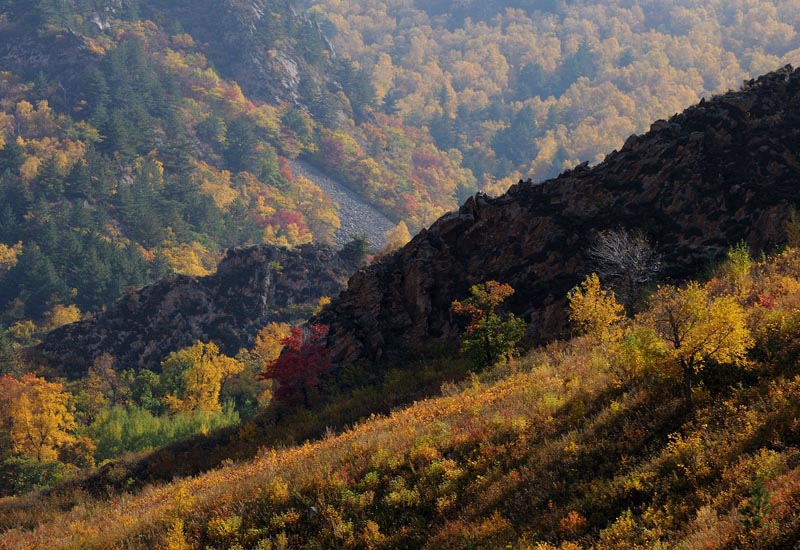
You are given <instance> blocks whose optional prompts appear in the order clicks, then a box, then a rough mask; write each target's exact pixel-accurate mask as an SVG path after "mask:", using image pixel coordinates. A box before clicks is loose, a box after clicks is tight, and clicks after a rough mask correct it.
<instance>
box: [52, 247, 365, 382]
mask: <svg viewBox="0 0 800 550" xmlns="http://www.w3.org/2000/svg"><path fill="white" fill-rule="evenodd" d="M356 267H357V264H356V261H355V260H354V259H353V258H347V257H346V256H345V255H344V254H339V253H338V252H337V251H336V250H334V249H332V248H330V247H327V246H324V245H302V246H299V247H296V248H293V249H285V248H278V247H275V246H267V245H262V246H259V247H251V248H247V249H239V250H229V251H228V253H227V254H226V256H225V258H223V260H222V261H221V262H220V264H219V266H218V267H217V270H216V272H215V273H214V274H213V275H208V276H206V277H191V276H187V275H171V276H169V277H165V278H163V279H160V280H159V281H158V282H157V283H155V284H153V285H149V286H146V287H144V288H143V289H141V290H136V291H133V292H131V293H129V294H127V295H126V296H125V297H124V298H122V299H121V300H119V301H118V302H116V303H114V304H113V305H112V306H111V307H109V308H108V309H107V310H106V311H103V312H101V313H99V314H98V315H97V316H95V317H93V318H91V319H87V320H84V321H80V322H77V323H71V324H68V325H66V326H63V327H60V328H57V329H55V330H53V331H51V332H49V333H48V334H47V335H46V336H45V337H44V341H43V342H42V344H40V345H39V346H38V347H37V352H38V353H39V354H41V359H42V360H44V361H45V362H46V363H47V364H49V365H50V366H52V367H54V368H56V371H57V372H59V373H63V374H66V375H67V376H69V377H70V378H78V377H83V376H86V373H87V370H88V368H89V366H90V365H91V364H92V362H93V361H94V360H95V359H96V358H97V357H98V356H100V355H102V354H104V353H107V354H110V355H111V356H112V357H113V358H114V362H115V368H116V369H117V370H124V369H130V368H133V369H135V370H136V371H138V370H140V369H143V368H147V369H151V370H155V371H158V370H159V369H160V364H161V362H162V361H163V360H164V359H165V358H166V357H167V355H169V354H170V353H171V352H175V351H179V350H181V349H183V348H186V347H189V346H190V345H191V344H193V343H194V342H195V341H198V340H202V341H204V342H208V341H211V342H214V343H215V344H216V345H217V346H219V348H220V350H221V351H222V353H225V354H227V355H230V356H234V355H236V353H237V352H238V351H239V350H240V349H242V348H249V347H252V345H253V340H254V338H255V336H256V334H257V333H258V331H259V330H261V329H262V328H263V327H265V326H267V325H268V324H270V323H286V322H295V323H297V322H302V321H303V320H305V319H306V318H307V317H308V316H310V314H311V311H312V310H313V309H314V308H315V307H316V306H317V304H318V302H319V300H320V298H322V297H323V296H327V297H330V296H335V295H336V294H338V293H339V292H340V291H341V290H342V289H343V288H344V287H345V284H346V282H347V279H348V277H349V276H350V275H351V274H352V273H353V271H355V269H356Z"/></svg>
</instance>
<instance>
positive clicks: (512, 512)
mask: <svg viewBox="0 0 800 550" xmlns="http://www.w3.org/2000/svg"><path fill="white" fill-rule="evenodd" d="M724 267H725V269H720V270H719V271H717V272H716V273H715V275H716V276H715V277H714V278H713V279H712V280H711V281H709V282H708V283H707V284H705V285H700V284H697V285H696V286H695V287H694V288H696V289H701V291H702V292H704V293H705V292H707V293H709V294H708V295H709V296H713V297H714V298H713V299H714V300H717V299H719V300H722V301H724V302H727V303H731V302H733V303H735V304H736V305H735V309H736V310H737V311H738V312H739V313H740V314H741V316H742V317H741V318H742V320H744V321H745V325H746V326H747V330H748V332H749V333H751V334H752V336H753V341H751V345H752V344H754V346H753V347H752V349H751V350H750V353H749V355H748V360H747V361H746V362H745V363H744V364H742V363H738V364H736V363H727V362H721V363H717V362H709V364H708V365H706V366H705V368H703V369H702V370H701V371H700V372H698V376H697V380H698V383H699V387H697V388H696V391H695V392H694V406H693V407H687V406H686V403H685V402H684V399H683V396H682V389H681V384H680V383H679V379H680V375H679V374H677V375H676V367H677V365H675V363H674V360H675V357H674V356H673V355H672V354H671V353H670V350H669V349H667V348H659V346H656V347H653V346H652V341H651V343H650V344H648V343H645V342H644V341H643V340H636V339H635V338H634V340H631V339H630V338H629V337H630V336H632V335H635V334H639V335H642V334H643V333H642V332H641V330H642V329H644V330H646V331H647V330H653V331H655V330H656V329H653V327H652V326H651V325H649V324H648V323H649V321H648V315H647V314H645V315H642V316H640V317H638V318H636V319H633V320H631V319H628V320H626V321H623V322H624V323H627V324H628V328H629V329H631V328H632V332H629V333H628V337H625V338H623V339H622V340H621V341H616V342H611V341H605V342H604V343H605V344H606V345H605V346H603V345H599V343H598V341H597V340H596V339H595V336H593V335H591V334H589V335H586V336H583V337H579V338H575V339H573V340H571V341H564V342H558V343H554V344H552V345H550V346H548V347H547V348H543V349H538V350H535V351H534V352H533V353H531V354H529V355H528V356H527V357H525V358H522V359H519V360H517V361H514V362H512V363H510V364H507V365H502V366H497V367H495V368H494V369H493V370H491V371H489V372H486V373H483V375H476V376H474V377H473V378H472V379H471V380H470V381H468V382H465V383H464V384H463V385H462V386H460V387H457V386H455V385H453V384H449V385H447V386H445V387H444V388H443V390H444V395H443V396H441V397H437V398H433V399H428V400H424V401H421V402H418V403H415V404H413V405H411V406H410V407H408V408H407V409H405V410H398V411H395V412H393V413H392V414H390V415H387V416H373V417H371V418H369V419H367V420H365V421H363V422H361V423H359V424H357V425H355V426H353V427H352V428H351V429H348V430H346V431H345V432H343V433H341V434H338V435H336V434H332V433H331V434H328V435H326V436H325V437H323V438H321V439H320V440H318V441H313V442H307V443H305V444H303V445H299V446H294V447H289V448H281V449H271V450H265V451H263V452H262V453H260V454H259V456H257V457H256V458H255V459H253V460H252V461H247V462H242V463H240V464H227V465H224V466H222V467H221V468H219V469H217V470H215V471H212V472H208V473H206V474H203V475H199V476H195V477H191V478H186V479H181V480H177V481H175V482H173V483H170V484H167V485H159V486H152V487H148V488H146V489H145V490H143V491H142V492H140V493H138V494H136V495H132V494H120V495H114V496H113V497H112V498H111V499H110V500H109V501H108V502H106V503H99V504H94V505H81V504H83V502H85V501H81V499H83V498H85V495H84V494H83V493H75V494H73V495H66V496H64V497H63V501H62V502H61V503H60V504H61V506H64V505H65V504H66V506H72V509H71V510H69V511H67V512H64V511H63V510H64V509H63V508H61V507H52V508H51V507H48V508H46V509H44V510H43V509H42V508H41V503H40V502H38V501H37V499H35V498H33V497H27V498H23V499H17V500H7V501H5V502H0V511H2V512H4V513H3V514H2V515H0V520H2V521H3V523H4V524H5V525H9V526H12V528H11V529H9V530H7V531H6V532H4V533H3V534H1V535H0V545H3V546H4V547H7V548H14V549H16V548H35V547H37V545H39V546H46V547H47V548H52V549H53V550H56V549H59V548H82V549H84V548H86V549H89V548H117V547H125V548H131V549H137V548H155V547H172V548H192V549H194V548H198V549H199V548H209V547H215V548H220V547H222V548H238V547H244V548H256V549H259V550H260V549H263V548H276V547H277V548H308V547H316V548H352V549H361V548H375V549H378V548H380V549H395V548H396V549H398V550H399V549H408V548H430V549H435V548H513V549H519V550H534V549H535V550H583V549H596V550H630V549H644V548H657V549H661V548H671V549H672V548H674V549H685V550H697V549H700V548H704V549H708V550H712V549H719V550H723V549H730V550H733V549H735V548H761V549H763V550H773V549H774V550H779V549H783V548H791V547H793V546H794V544H795V543H796V541H797V537H798V535H799V534H800V512H799V510H800V509H798V506H797V502H798V499H800V483H799V482H798V480H800V467H798V464H799V463H800V462H799V461H800V431H799V430H798V421H797V418H798V414H800V407H799V406H798V403H800V376H799V375H800V370H798V363H797V358H798V353H800V348H798V344H797V326H798V324H797V323H798V318H799V317H798V316H800V310H798V303H800V302H798V299H800V250H798V249H797V248H787V249H786V250H785V251H783V252H782V253H780V254H776V255H774V256H773V257H770V258H768V259H765V260H764V261H759V262H749V264H748V269H747V270H746V271H745V272H739V273H738V274H736V275H732V274H731V273H732V272H731V270H730V269H729V268H730V267H731V266H730V265H725V266H724ZM734 281H735V282H736V285H733V284H732V283H734ZM737 285H738V286H737ZM731 288H737V291H736V294H735V295H734V294H730V293H729V289H731ZM726 289H728V290H726ZM765 297H768V299H767V298H765ZM696 313H697V312H696ZM636 327H638V328H636ZM648 327H649V329H648ZM650 334H651V335H652V336H654V337H655V339H656V342H658V341H660V338H661V337H662V336H663V335H658V334H657V332H651V333H650ZM659 334H660V333H659ZM662 343H663V342H662ZM617 344H621V345H622V346H623V347H622V348H619V347H616V345H617ZM631 345H632V346H633V347H632V348H631V347H630V346H631ZM625 346H628V347H627V348H625ZM624 349H627V350H628V351H631V350H633V351H634V352H635V353H639V352H641V353H642V355H639V356H638V358H637V356H636V355H626V354H625V352H624ZM621 369H628V370H627V374H628V375H630V376H628V377H627V380H626V381H625V383H624V384H623V383H621V380H620V378H619V377H618V374H620V372H621ZM76 500H77V501H78V502H79V503H81V504H79V505H77V506H74V505H73V504H74V502H75V501H76ZM26 524H30V525H32V526H33V528H32V530H30V531H26V530H24V529H22V528H19V529H14V528H13V525H26Z"/></svg>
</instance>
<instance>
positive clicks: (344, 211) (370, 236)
mask: <svg viewBox="0 0 800 550" xmlns="http://www.w3.org/2000/svg"><path fill="white" fill-rule="evenodd" d="M290 164H291V166H292V171H293V172H294V173H295V174H296V175H300V176H304V177H306V178H308V179H310V180H311V181H313V182H314V183H316V184H317V185H319V187H320V188H321V189H322V190H323V191H325V193H327V195H328V196H329V197H331V199H333V201H334V202H336V203H337V204H338V205H339V219H340V220H341V222H342V226H341V227H340V228H339V230H338V231H337V232H336V236H335V238H334V240H335V241H336V245H337V246H342V245H344V244H345V243H347V242H348V241H351V240H352V239H353V238H354V237H357V236H359V235H363V236H364V237H366V238H367V241H369V244H370V245H371V246H372V248H374V249H376V250H380V249H381V248H383V247H384V246H385V245H386V231H388V230H389V229H392V228H393V227H394V226H395V225H396V224H395V222H393V221H392V220H390V219H389V218H388V217H386V216H385V215H384V214H382V213H381V212H379V211H378V210H377V209H376V208H375V207H374V206H372V205H370V204H368V203H366V202H365V201H364V199H362V198H361V197H360V196H359V195H358V194H356V193H355V192H354V191H351V190H350V189H348V188H347V187H345V186H344V185H343V184H342V183H340V182H338V181H336V180H334V179H332V178H331V177H329V176H327V175H325V174H324V173H322V172H321V171H320V170H318V169H317V168H314V167H313V166H311V165H309V164H308V163H305V162H303V161H300V160H293V161H290Z"/></svg>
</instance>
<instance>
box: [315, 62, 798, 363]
mask: <svg viewBox="0 0 800 550" xmlns="http://www.w3.org/2000/svg"><path fill="white" fill-rule="evenodd" d="M798 200H800V71H793V70H792V69H791V67H786V68H784V69H783V70H780V71H778V72H775V73H772V74H769V75H766V76H764V77H761V78H759V79H758V80H757V81H751V82H749V83H747V84H745V86H744V87H743V88H742V90H740V91H738V92H733V93H728V94H725V95H723V96H720V97H716V98H714V99H712V100H710V101H707V102H706V101H703V102H701V103H700V104H699V105H697V106H695V107H692V108H690V109H688V110H687V111H685V112H684V113H682V114H680V115H676V116H674V117H672V118H671V119H670V120H668V121H664V120H662V121H658V122H656V123H655V124H653V125H652V127H651V129H650V131H649V132H648V133H646V134H645V135H642V136H638V137H636V136H634V137H631V138H630V139H628V141H627V142H626V143H625V145H624V146H623V147H622V149H621V150H620V151H618V152H616V151H615V152H614V153H612V154H611V155H609V156H608V157H607V158H606V160H605V161H604V162H603V163H601V164H599V165H597V166H595V167H589V166H587V165H585V164H584V165H580V166H578V167H577V168H575V169H574V170H571V171H568V172H566V173H564V174H562V175H561V176H559V177H558V178H556V179H554V180H550V181H547V182H544V183H541V184H537V183H533V182H530V181H528V182H520V183H519V184H517V185H515V186H513V187H512V188H511V189H509V190H508V192H507V193H506V194H505V195H503V196H501V197H498V198H490V197H488V196H485V195H480V194H479V195H476V196H475V197H473V198H470V199H469V200H467V202H466V203H465V204H464V205H463V206H462V207H461V208H460V209H459V210H458V211H457V212H453V213H451V214H448V215H446V216H444V217H442V218H441V219H439V220H438V221H437V222H436V223H434V224H433V225H432V226H431V227H430V228H429V229H428V230H427V231H422V232H421V233H420V234H419V235H417V236H416V237H415V238H414V239H413V240H412V241H411V242H410V243H409V244H408V245H406V246H405V247H404V248H403V249H401V250H400V251H398V252H396V253H395V254H393V255H391V256H389V257H386V258H383V259H382V260H381V261H379V262H377V263H375V264H374V265H371V266H369V267H367V268H365V269H362V270H361V271H359V272H358V273H356V274H355V275H354V276H353V277H352V279H351V280H350V282H349V288H348V290H347V291H346V292H344V293H343V294H342V295H341V296H340V297H339V298H338V299H337V300H335V301H334V302H333V304H332V306H331V307H330V308H328V309H327V310H326V311H325V312H323V313H322V315H321V316H320V317H319V318H318V319H317V320H318V321H320V322H323V323H326V324H329V325H331V332H330V336H329V346H330V347H331V350H332V352H333V355H334V358H335V360H336V361H337V362H339V363H346V362H351V361H354V360H356V359H358V358H366V359H371V360H376V359H380V358H382V357H386V356H387V355H392V354H397V355H404V354H407V353H409V352H412V353H413V352H418V351H421V350H423V349H425V347H426V346H428V345H430V344H431V343H432V342H434V343H435V342H439V343H441V342H442V341H447V340H449V339H452V338H453V337H455V336H456V335H457V328H456V325H455V324H454V319H452V317H451V315H450V313H449V306H450V303H451V302H452V301H453V300H454V299H459V298H461V297H464V296H465V295H467V293H468V289H469V286H470V285H472V284H475V283H478V282H482V281H486V280H489V279H495V280H498V281H501V282H505V283H509V284H511V285H512V286H513V287H514V288H515V289H516V294H515V295H514V296H513V297H512V299H511V301H510V307H511V309H512V310H513V311H514V312H515V313H517V314H520V315H524V316H525V318H526V319H527V320H528V321H529V322H530V323H531V328H530V332H531V334H532V335H534V336H542V335H552V334H555V333H557V332H558V331H560V330H561V329H562V327H563V326H564V320H565V314H564V304H565V299H564V296H565V294H566V292H567V291H568V290H569V289H570V288H571V287H572V286H574V285H575V284H576V283H578V282H579V281H580V278H581V277H582V276H583V275H584V274H586V273H587V272H588V271H589V270H590V267H591V266H590V265H589V263H588V261H587V258H586V255H585V252H586V250H587V248H588V247H589V246H590V245H591V243H592V240H593V238H594V237H595V235H596V234H597V232H598V231H600V230H603V229H608V228H616V227H622V228H626V229H636V228H639V229H641V230H643V231H644V232H645V233H646V234H647V235H649V237H650V238H651V240H652V241H653V242H654V243H655V244H656V246H657V248H658V250H659V252H660V253H661V254H662V255H663V260H664V262H663V263H664V271H663V274H664V276H665V277H669V278H673V279H680V278H683V277H687V276H690V275H693V274H695V273H697V272H698V271H700V270H702V269H703V268H704V267H706V266H707V265H708V264H709V263H710V262H712V261H714V260H715V259H717V258H719V257H720V255H721V254H723V253H724V252H725V251H726V250H727V249H728V248H729V247H730V246H731V245H732V244H735V243H736V242H738V241H740V240H742V239H745V240H746V241H747V242H748V243H749V244H750V246H751V247H752V249H753V250H754V251H757V250H761V249H766V248H769V247H771V246H772V245H773V244H775V243H778V242H780V241H781V239H782V238H783V222H784V220H785V219H786V217H787V215H788V212H789V209H790V207H791V206H793V205H794V204H797V202H798Z"/></svg>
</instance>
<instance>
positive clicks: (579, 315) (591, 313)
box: [567, 273, 625, 342]
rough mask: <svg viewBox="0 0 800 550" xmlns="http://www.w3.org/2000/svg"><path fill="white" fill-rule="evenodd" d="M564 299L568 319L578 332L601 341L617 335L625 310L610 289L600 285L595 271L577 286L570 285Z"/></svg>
mask: <svg viewBox="0 0 800 550" xmlns="http://www.w3.org/2000/svg"><path fill="white" fill-rule="evenodd" d="M567 299H568V300H569V308H570V314H569V319H570V321H572V323H573V324H575V326H577V328H578V330H580V332H582V333H583V334H588V335H590V336H592V337H594V338H597V339H598V340H599V341H601V342H607V341H609V340H610V339H612V338H613V337H615V336H619V334H620V325H621V322H622V321H623V319H624V318H625V310H624V309H623V307H622V306H621V305H620V304H619V303H618V302H617V299H616V297H615V296H614V293H613V292H612V291H610V290H604V289H603V288H602V287H601V286H600V278H599V277H598V276H597V274H596V273H592V274H591V275H589V276H587V277H586V279H584V281H583V282H582V283H581V284H580V286H576V287H575V288H573V289H572V290H571V291H570V292H569V294H568V295H567Z"/></svg>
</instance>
